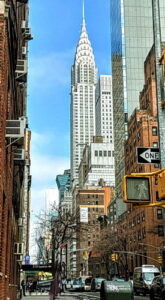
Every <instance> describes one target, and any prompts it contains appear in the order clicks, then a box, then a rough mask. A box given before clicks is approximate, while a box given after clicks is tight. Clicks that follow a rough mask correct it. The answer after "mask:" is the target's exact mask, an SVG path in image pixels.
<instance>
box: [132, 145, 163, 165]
mask: <svg viewBox="0 0 165 300" xmlns="http://www.w3.org/2000/svg"><path fill="white" fill-rule="evenodd" d="M137 162H138V163H139V164H160V152H159V148H144V147H137Z"/></svg>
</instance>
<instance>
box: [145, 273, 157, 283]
mask: <svg viewBox="0 0 165 300" xmlns="http://www.w3.org/2000/svg"><path fill="white" fill-rule="evenodd" d="M158 275H159V273H153V272H146V273H144V274H143V279H144V280H146V281H152V280H153V279H154V277H155V276H158Z"/></svg>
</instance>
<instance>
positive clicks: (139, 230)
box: [125, 47, 165, 271]
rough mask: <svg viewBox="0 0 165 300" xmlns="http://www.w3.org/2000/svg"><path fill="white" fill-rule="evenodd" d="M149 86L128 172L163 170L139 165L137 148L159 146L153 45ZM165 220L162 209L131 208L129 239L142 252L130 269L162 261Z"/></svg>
mask: <svg viewBox="0 0 165 300" xmlns="http://www.w3.org/2000/svg"><path fill="white" fill-rule="evenodd" d="M144 75H145V85H144V88H143V90H142V92H141V93H140V99H139V100H140V109H139V110H138V109H135V111H134V113H133V114H132V116H131V118H130V121H129V126H128V139H127V141H126V143H125V168H126V174H131V173H132V172H137V173H146V172H154V171H157V170H159V165H157V164H155V165H153V164H138V163H137V153H136V148H137V147H156V148H159V137H158V121H157V100H156V81H155V57H154V48H153V47H152V48H151V50H150V52H149V54H148V56H147V58H146V61H145V63H144ZM151 191H152V198H151V201H152V202H156V201H157V200H158V190H157V180H156V179H155V178H153V179H152V182H151ZM164 220H165V214H164V211H163V209H162V208H159V207H157V208H143V207H142V206H140V207H139V208H138V207H137V206H134V205H130V204H129V205H128V207H127V225H126V226H127V229H126V232H127V238H128V240H127V242H128V245H127V247H128V249H129V251H132V252H136V251H137V252H138V253H140V254H141V255H143V256H140V255H132V256H131V258H130V261H131V262H130V269H131V271H133V268H134V267H135V266H139V265H141V264H142V263H143V264H146V263H147V264H155V265H157V266H158V267H159V266H160V263H159V262H158V260H159V259H158V258H159V256H160V254H161V251H162V250H163V247H164V234H165V232H164Z"/></svg>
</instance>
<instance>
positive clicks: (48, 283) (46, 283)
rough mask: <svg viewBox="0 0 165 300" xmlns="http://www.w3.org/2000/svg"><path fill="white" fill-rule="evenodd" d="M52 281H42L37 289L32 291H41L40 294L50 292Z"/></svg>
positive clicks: (37, 285) (38, 283)
mask: <svg viewBox="0 0 165 300" xmlns="http://www.w3.org/2000/svg"><path fill="white" fill-rule="evenodd" d="M51 283H52V280H40V281H38V282H37V284H36V289H33V290H32V291H35V290H37V291H39V292H49V291H50V287H51Z"/></svg>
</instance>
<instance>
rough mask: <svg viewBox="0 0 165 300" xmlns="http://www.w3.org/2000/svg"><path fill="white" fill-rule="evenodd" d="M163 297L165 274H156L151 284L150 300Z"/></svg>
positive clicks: (164, 293)
mask: <svg viewBox="0 0 165 300" xmlns="http://www.w3.org/2000/svg"><path fill="white" fill-rule="evenodd" d="M154 299H161V300H164V299H165V276H163V275H160V276H156V277H155V278H154V279H153V281H152V284H151V289H150V300H154Z"/></svg>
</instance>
